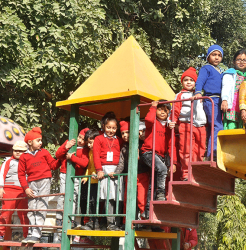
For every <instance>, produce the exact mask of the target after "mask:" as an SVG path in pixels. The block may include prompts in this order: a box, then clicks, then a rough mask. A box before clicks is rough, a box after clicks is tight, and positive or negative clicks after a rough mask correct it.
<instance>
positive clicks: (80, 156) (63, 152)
mask: <svg viewBox="0 0 246 250" xmlns="http://www.w3.org/2000/svg"><path fill="white" fill-rule="evenodd" d="M88 130H89V129H88V128H85V129H82V130H81V131H80V133H79V135H78V138H77V151H76V156H75V155H74V153H72V154H70V153H68V150H69V149H70V148H71V147H72V146H74V145H75V143H76V141H75V139H72V140H71V141H65V142H64V143H63V144H62V145H61V147H59V148H58V150H57V151H56V158H57V159H60V160H61V161H62V165H61V169H60V178H61V179H60V192H61V193H65V187H66V172H67V160H71V162H73V163H75V175H77V176H79V175H83V174H84V171H85V168H86V167H87V165H88V162H89V158H88V151H89V149H88V148H87V147H84V146H85V142H84V137H85V133H86V131H88ZM78 189H79V180H78V179H75V180H74V197H73V213H76V211H75V210H76V204H77V201H78V191H79V190H78ZM63 207H64V196H60V197H59V198H58V201H57V209H63ZM62 215H63V213H57V214H56V224H57V225H58V226H62ZM72 223H73V227H77V223H76V222H75V221H74V220H73V221H72Z"/></svg>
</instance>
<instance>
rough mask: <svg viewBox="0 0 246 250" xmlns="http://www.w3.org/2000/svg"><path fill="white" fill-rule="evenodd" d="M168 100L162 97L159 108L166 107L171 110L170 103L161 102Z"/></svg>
mask: <svg viewBox="0 0 246 250" xmlns="http://www.w3.org/2000/svg"><path fill="white" fill-rule="evenodd" d="M166 101H167V100H163V99H161V100H159V103H158V105H157V108H164V107H166V108H167V109H168V110H171V105H170V103H160V102H166Z"/></svg>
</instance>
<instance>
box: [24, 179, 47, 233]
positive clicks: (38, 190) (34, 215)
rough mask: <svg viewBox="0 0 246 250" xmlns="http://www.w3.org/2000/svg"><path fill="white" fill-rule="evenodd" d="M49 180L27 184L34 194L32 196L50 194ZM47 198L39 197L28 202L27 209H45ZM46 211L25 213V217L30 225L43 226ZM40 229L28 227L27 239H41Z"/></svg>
mask: <svg viewBox="0 0 246 250" xmlns="http://www.w3.org/2000/svg"><path fill="white" fill-rule="evenodd" d="M50 184H51V179H50V178H45V179H41V180H36V181H31V182H29V183H28V186H29V188H31V189H32V190H33V192H34V195H36V196H39V195H47V194H50ZM48 202H49V197H41V198H35V199H29V200H28V209H40V210H41V209H47V208H48ZM46 214H47V212H46V211H36V212H35V211H31V212H28V213H27V217H28V219H29V221H30V225H40V226H42V225H44V222H45V218H46ZM41 230H42V227H29V229H28V237H31V236H34V237H37V238H41V235H42V233H41Z"/></svg>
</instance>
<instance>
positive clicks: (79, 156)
mask: <svg viewBox="0 0 246 250" xmlns="http://www.w3.org/2000/svg"><path fill="white" fill-rule="evenodd" d="M67 142H68V140H66V141H65V142H64V143H63V144H62V145H61V146H60V147H59V148H58V149H57V151H56V158H57V159H60V160H61V161H62V165H61V168H60V172H61V173H64V174H66V172H67V159H66V154H67V152H68V149H66V148H65V146H66V144H67ZM71 162H73V163H75V175H77V176H79V175H83V174H84V172H85V168H86V167H87V165H88V163H89V148H77V151H76V156H75V155H74V154H73V155H72V157H71Z"/></svg>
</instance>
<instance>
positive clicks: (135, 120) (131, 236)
mask: <svg viewBox="0 0 246 250" xmlns="http://www.w3.org/2000/svg"><path fill="white" fill-rule="evenodd" d="M139 103H140V97H139V96H133V97H132V98H131V113H130V115H131V116H130V138H129V162H128V177H127V178H128V180H127V203H126V204H127V206H126V225H125V249H127V250H133V249H134V242H135V229H132V221H133V220H135V216H136V199H137V169H138V140H139V117H140V115H139V113H138V114H137V112H136V110H137V105H138V104H139Z"/></svg>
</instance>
